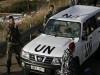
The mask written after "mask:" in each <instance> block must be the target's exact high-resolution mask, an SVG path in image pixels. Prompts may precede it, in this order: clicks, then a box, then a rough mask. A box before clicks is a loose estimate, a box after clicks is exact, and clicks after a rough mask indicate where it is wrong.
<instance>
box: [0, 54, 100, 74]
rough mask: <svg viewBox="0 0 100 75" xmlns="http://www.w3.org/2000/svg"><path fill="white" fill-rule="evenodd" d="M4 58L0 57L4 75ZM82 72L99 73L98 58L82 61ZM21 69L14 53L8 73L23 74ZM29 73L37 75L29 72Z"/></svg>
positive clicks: (0, 65)
mask: <svg viewBox="0 0 100 75" xmlns="http://www.w3.org/2000/svg"><path fill="white" fill-rule="evenodd" d="M6 58H7V56H6V55H5V56H4V57H2V58H0V75H6V71H7V70H6ZM81 70H82V72H81V75H100V60H99V61H97V60H96V59H95V58H94V57H91V58H90V59H89V60H88V61H86V62H85V63H84V65H83V66H82V68H81ZM23 74H24V73H23V70H22V68H21V67H19V65H18V64H17V62H16V59H15V54H13V57H12V67H11V74H10V75H23ZM30 75H37V74H33V73H31V74H30Z"/></svg>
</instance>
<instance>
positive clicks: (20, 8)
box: [0, 0, 69, 40]
mask: <svg viewBox="0 0 100 75" xmlns="http://www.w3.org/2000/svg"><path fill="white" fill-rule="evenodd" d="M37 1H38V0H33V1H30V2H29V7H28V4H27V0H0V13H23V14H25V16H24V17H22V18H23V19H24V22H23V23H22V24H21V25H20V29H21V30H22V31H24V30H26V29H27V28H29V26H30V24H31V25H36V24H38V23H41V22H43V19H44V15H46V14H47V11H48V7H49V5H50V4H53V5H54V6H55V11H56V9H58V8H59V7H64V6H66V5H67V4H68V1H69V0H50V2H45V0H44V2H43V0H39V1H40V2H37ZM6 26H7V25H4V26H3V25H1V30H0V35H1V36H0V40H2V39H1V38H4V37H5V31H6Z"/></svg>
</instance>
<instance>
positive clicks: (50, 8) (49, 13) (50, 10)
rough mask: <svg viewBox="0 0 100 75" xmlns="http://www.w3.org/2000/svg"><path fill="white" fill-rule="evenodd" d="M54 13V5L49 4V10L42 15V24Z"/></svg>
mask: <svg viewBox="0 0 100 75" xmlns="http://www.w3.org/2000/svg"><path fill="white" fill-rule="evenodd" d="M53 14H54V5H50V6H49V11H48V13H47V15H46V16H45V17H44V24H46V22H47V21H48V19H49V18H50V17H51V16H53Z"/></svg>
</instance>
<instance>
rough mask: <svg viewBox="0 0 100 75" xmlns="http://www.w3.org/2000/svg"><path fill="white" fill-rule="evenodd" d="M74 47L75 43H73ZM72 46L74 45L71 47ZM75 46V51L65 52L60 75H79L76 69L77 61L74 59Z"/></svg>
mask: <svg viewBox="0 0 100 75" xmlns="http://www.w3.org/2000/svg"><path fill="white" fill-rule="evenodd" d="M72 44H73V45H74V43H73V42H72ZM70 46H72V45H70ZM74 49H75V46H74V48H73V49H71V50H70V49H68V50H65V51H64V55H63V57H62V64H61V74H60V75H78V73H77V69H76V67H75V66H76V64H77V63H76V61H75V59H74V58H73V52H74Z"/></svg>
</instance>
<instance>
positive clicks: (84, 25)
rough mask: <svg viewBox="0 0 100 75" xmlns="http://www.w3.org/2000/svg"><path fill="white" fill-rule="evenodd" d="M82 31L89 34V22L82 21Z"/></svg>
mask: <svg viewBox="0 0 100 75" xmlns="http://www.w3.org/2000/svg"><path fill="white" fill-rule="evenodd" d="M83 33H84V34H85V35H86V36H88V35H89V34H91V27H90V24H89V22H88V21H87V22H84V23H83Z"/></svg>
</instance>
